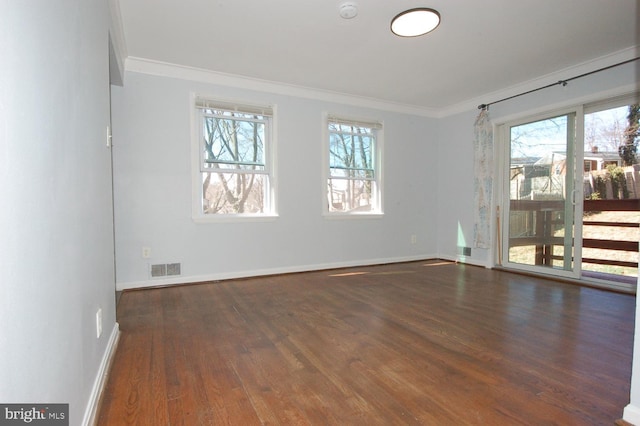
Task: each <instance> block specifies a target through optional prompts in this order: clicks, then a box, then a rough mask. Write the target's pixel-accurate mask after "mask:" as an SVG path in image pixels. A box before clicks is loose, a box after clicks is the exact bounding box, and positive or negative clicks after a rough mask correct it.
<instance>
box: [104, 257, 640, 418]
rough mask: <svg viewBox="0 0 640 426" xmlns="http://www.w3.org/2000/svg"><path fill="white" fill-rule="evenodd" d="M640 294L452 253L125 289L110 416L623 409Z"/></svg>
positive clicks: (542, 414) (568, 413)
mask: <svg viewBox="0 0 640 426" xmlns="http://www.w3.org/2000/svg"><path fill="white" fill-rule="evenodd" d="M634 311H635V297H633V296H630V295H626V294H618V293H612V292H606V291H602V290H597V289H593V288H586V287H579V286H575V285H571V284H563V283H558V282H554V281H547V280H543V279H538V278H532V277H527V276H522V275H517V274H512V273H508V272H501V271H493V270H487V269H483V268H478V267H473V266H465V265H458V264H453V263H449V262H440V261H430V262H412V263H404V264H395V265H385V266H373V267H364V268H351V269H344V270H333V271H319V272H309V273H300V274H290V275H280V276H271V277H262V278H255V279H245V280H233V281H224V282H218V283H207V284H199V285H187V286H177V287H170V288H161V289H151V290H138V291H127V292H124V294H123V295H122V297H121V299H120V302H119V306H118V321H119V324H120V328H121V332H122V334H121V338H120V343H119V347H118V349H117V352H116V355H115V359H114V361H113V365H112V369H111V373H110V377H109V380H108V385H107V388H106V390H105V394H104V397H103V402H102V407H101V410H100V413H99V422H98V424H100V425H126V424H139V425H169V424H171V425H213V424H216V425H217V424H220V425H227V424H228V425H260V424H282V425H307V424H308V425H392V424H393V425H399V424H402V425H404V424H420V425H454V424H455V425H463V424H471V425H472V424H478V425H517V424H527V425H533V424H536V425H539V424H558V425H596V424H597V425H607V424H611V425H613V424H614V422H615V421H616V420H617V419H619V418H620V417H622V410H623V408H624V407H625V406H626V405H627V404H628V402H629V386H630V377H631V356H632V342H633V330H634Z"/></svg>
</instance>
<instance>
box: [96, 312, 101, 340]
mask: <svg viewBox="0 0 640 426" xmlns="http://www.w3.org/2000/svg"><path fill="white" fill-rule="evenodd" d="M100 336H102V309H101V308H99V309H98V311H97V312H96V338H97V339H99V338H100Z"/></svg>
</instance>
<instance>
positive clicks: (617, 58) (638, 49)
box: [125, 46, 640, 118]
mask: <svg viewBox="0 0 640 426" xmlns="http://www.w3.org/2000/svg"><path fill="white" fill-rule="evenodd" d="M638 56H640V46H634V47H631V48H627V49H624V50H620V51H618V52H614V53H612V54H609V55H606V56H603V57H600V58H597V59H594V60H591V61H588V62H583V63H581V64H578V65H575V66H572V67H569V68H565V69H562V70H560V71H556V72H553V73H550V74H547V75H544V76H542V77H539V78H536V79H533V80H529V81H526V82H523V83H521V84H518V85H515V86H511V87H508V88H505V89H502V90H499V91H495V92H491V93H487V94H485V95H482V96H478V97H475V98H472V99H468V100H466V101H464V102H461V103H458V104H456V105H452V106H448V107H445V108H442V109H436V108H426V107H420V106H416V105H405V104H399V103H394V102H389V101H384V100H379V99H373V98H366V97H360V96H355V95H348V94H344V93H338V92H331V91H327V90H320V89H314V88H309V87H302V86H295V85H289V84H285V83H280V82H274V81H267V80H261V79H257V78H252V77H245V76H240V75H234V74H227V73H221V72H216V71H210V70H205V69H200V68H194V67H187V66H183V65H177V64H171V63H167V62H160V61H154V60H150V59H145V58H136V57H128V58H127V59H126V61H125V70H126V71H129V72H136V73H141V74H149V75H156V76H161V77H169V78H177V79H181V80H188V81H197V82H201V83H209V84H216V85H221V86H229V87H236V88H241V89H248V90H255V91H260V92H269V93H275V94H279V95H286V96H296V97H301V98H308V99H314V100H320V101H325V102H335V103H340V104H346V105H352V106H357V107H363V108H370V109H376V110H382V111H390V112H396V113H401V114H410V115H416V116H422V117H428V118H443V117H448V116H451V115H455V114H459V113H462V112H466V111H470V110H474V109H477V107H478V105H480V104H483V103H491V102H495V101H496V100H499V99H503V98H507V97H510V96H514V95H517V94H518V93H523V92H527V91H530V90H533V89H536V88H538V87H542V86H546V85H548V84H552V83H555V82H557V81H560V80H566V79H570V78H572V77H575V76H577V75H581V74H584V73H588V72H591V71H594V70H597V69H600V68H605V67H608V66H611V65H615V64H618V63H620V62H624V61H627V60H630V59H633V58H636V57H638ZM550 89H551V88H550ZM551 90H552V89H551Z"/></svg>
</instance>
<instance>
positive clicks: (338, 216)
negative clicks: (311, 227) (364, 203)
mask: <svg viewBox="0 0 640 426" xmlns="http://www.w3.org/2000/svg"><path fill="white" fill-rule="evenodd" d="M323 216H324V218H325V219H327V220H352V219H382V218H383V217H384V213H324V214H323Z"/></svg>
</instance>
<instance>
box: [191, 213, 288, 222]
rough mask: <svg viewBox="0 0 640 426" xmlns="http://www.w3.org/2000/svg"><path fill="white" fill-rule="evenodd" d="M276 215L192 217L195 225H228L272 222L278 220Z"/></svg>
mask: <svg viewBox="0 0 640 426" xmlns="http://www.w3.org/2000/svg"><path fill="white" fill-rule="evenodd" d="M278 217H279V216H278V215H277V214H268V215H240V214H238V215H207V216H193V217H192V219H193V221H194V222H195V223H230V222H273V221H275V220H276V219H278Z"/></svg>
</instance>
